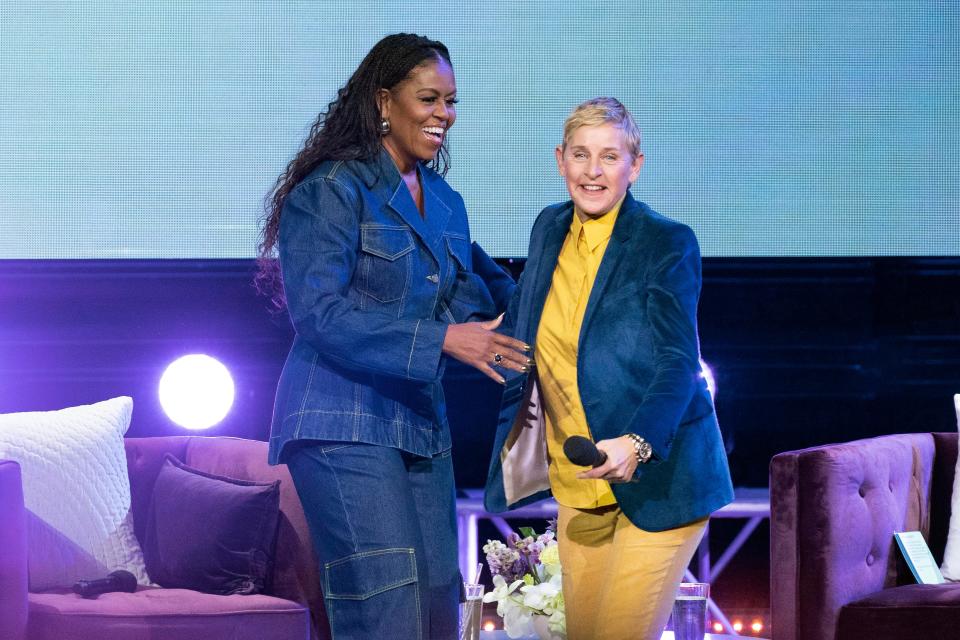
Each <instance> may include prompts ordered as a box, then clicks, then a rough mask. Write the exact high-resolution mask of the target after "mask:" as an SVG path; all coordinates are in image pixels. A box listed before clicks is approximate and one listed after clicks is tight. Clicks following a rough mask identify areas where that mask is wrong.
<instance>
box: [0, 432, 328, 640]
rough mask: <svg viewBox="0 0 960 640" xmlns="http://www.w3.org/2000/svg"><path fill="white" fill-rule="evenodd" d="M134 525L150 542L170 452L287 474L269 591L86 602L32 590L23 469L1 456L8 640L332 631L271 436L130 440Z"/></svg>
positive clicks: (3, 604)
mask: <svg viewBox="0 0 960 640" xmlns="http://www.w3.org/2000/svg"><path fill="white" fill-rule="evenodd" d="M126 450H127V464H128V473H129V476H130V490H131V497H132V510H133V515H134V526H135V529H136V534H137V537H138V538H139V539H140V541H141V543H142V542H143V540H144V527H145V523H146V521H147V518H146V513H147V508H148V506H149V504H150V497H151V492H152V491H153V486H154V483H155V481H156V479H157V474H158V473H159V470H160V467H161V464H162V463H163V461H164V456H165V454H167V453H171V454H173V455H174V456H176V457H177V458H178V459H180V460H182V461H183V462H185V463H186V464H188V465H190V466H191V467H194V468H197V469H200V470H202V471H207V472H210V473H214V474H218V475H224V476H230V477H234V478H240V479H245V480H255V481H262V482H271V481H273V480H280V482H281V487H280V511H281V517H280V528H279V531H278V535H277V550H276V558H275V564H274V568H273V576H272V587H271V590H270V593H268V594H257V595H231V596H221V595H211V594H204V593H199V592H196V591H190V590H187V589H161V588H150V587H147V588H144V587H141V588H140V589H138V591H137V592H136V593H107V594H103V595H101V596H100V597H98V598H96V599H90V600H84V599H82V598H80V597H79V596H76V595H74V594H72V593H69V592H67V591H57V592H46V593H27V566H26V564H27V563H26V541H25V533H24V531H25V525H24V506H23V494H22V491H21V485H20V469H19V466H18V465H17V464H16V463H14V462H9V461H0V640H52V639H54V638H56V639H60V640H62V639H70V638H76V639H78V640H88V639H89V640H93V639H96V640H148V639H149V640H194V639H195V640H221V639H222V640H226V639H230V640H247V639H250V640H255V639H256V640H263V639H266V640H308V639H310V638H311V637H312V638H313V639H314V640H325V639H327V638H329V637H330V635H329V628H328V624H327V619H326V614H325V612H324V608H323V600H322V595H321V593H320V582H319V577H318V571H317V563H316V558H315V556H314V553H313V547H312V543H311V540H310V535H309V531H308V529H307V524H306V520H305V518H304V515H303V509H302V507H301V506H300V501H299V499H298V497H297V493H296V489H295V488H294V486H293V482H292V481H291V479H290V475H289V473H288V472H287V469H286V467H285V466H277V467H271V466H269V465H267V462H266V460H267V445H266V443H264V442H257V441H253V440H242V439H238V438H223V437H212V438H209V437H196V436H169V437H161V438H128V439H127V440H126Z"/></svg>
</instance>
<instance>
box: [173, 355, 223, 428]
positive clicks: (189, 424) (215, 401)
mask: <svg viewBox="0 0 960 640" xmlns="http://www.w3.org/2000/svg"><path fill="white" fill-rule="evenodd" d="M160 406H162V407H163V410H164V411H165V412H166V414H167V417H169V418H170V419H171V420H173V421H174V422H175V423H177V424H178V425H180V426H181V427H184V428H186V429H207V428H209V427H212V426H213V425H215V424H217V423H218V422H220V421H221V420H223V418H224V417H225V416H226V415H227V413H228V412H229V411H230V407H231V406H233V378H232V377H230V372H229V371H227V368H226V367H225V366H223V364H221V363H220V362H219V361H218V360H215V359H213V358H211V357H210V356H207V355H204V354H202V353H195V354H191V355H188V356H183V357H182V358H178V359H177V360H174V361H173V362H172V363H171V364H170V366H168V367H167V370H166V371H164V372H163V376H162V377H161V378H160Z"/></svg>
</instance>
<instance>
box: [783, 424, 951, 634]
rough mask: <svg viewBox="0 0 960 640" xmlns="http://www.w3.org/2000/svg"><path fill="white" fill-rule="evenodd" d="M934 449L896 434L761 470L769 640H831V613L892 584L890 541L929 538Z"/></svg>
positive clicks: (802, 454)
mask: <svg viewBox="0 0 960 640" xmlns="http://www.w3.org/2000/svg"><path fill="white" fill-rule="evenodd" d="M933 460H934V442H933V437H932V436H931V435H930V434H929V433H924V434H902V435H893V436H883V437H877V438H869V439H865V440H856V441H853V442H848V443H844V444H834V445H826V446H822V447H814V448H812V449H804V450H801V451H790V452H786V453H781V454H778V455H776V456H774V458H773V460H772V461H771V463H770V608H771V614H772V628H773V629H774V630H775V632H776V638H777V640H833V639H834V637H835V633H836V626H837V618H838V616H839V613H840V609H841V608H842V607H843V606H844V605H846V604H848V603H850V602H853V601H855V600H858V599H860V598H862V597H865V596H867V595H869V594H871V593H874V592H876V591H880V590H881V589H883V588H885V587H890V586H895V585H896V583H897V551H896V543H895V542H894V540H893V533H894V532H895V531H910V530H919V531H921V532H922V533H923V534H924V536H927V535H928V532H929V520H930V518H929V508H930V485H931V478H932V472H933Z"/></svg>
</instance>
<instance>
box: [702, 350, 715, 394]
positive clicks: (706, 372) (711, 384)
mask: <svg viewBox="0 0 960 640" xmlns="http://www.w3.org/2000/svg"><path fill="white" fill-rule="evenodd" d="M700 377H701V378H703V379H704V380H706V381H707V391H709V392H710V396H711V397H712V398H716V397H717V381H716V380H715V379H714V377H713V369H711V368H710V365H708V364H707V363H706V362H704V361H703V358H700Z"/></svg>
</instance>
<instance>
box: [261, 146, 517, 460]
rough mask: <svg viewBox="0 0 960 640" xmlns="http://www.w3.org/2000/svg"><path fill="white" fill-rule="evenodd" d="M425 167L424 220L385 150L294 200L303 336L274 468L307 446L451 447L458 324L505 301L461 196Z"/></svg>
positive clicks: (297, 312)
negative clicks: (447, 345)
mask: <svg viewBox="0 0 960 640" xmlns="http://www.w3.org/2000/svg"><path fill="white" fill-rule="evenodd" d="M418 171H419V173H420V179H421V185H422V189H423V203H424V215H423V216H422V217H421V215H420V213H419V211H418V210H417V207H416V205H415V203H414V201H413V198H412V197H411V195H410V192H409V190H408V189H407V187H406V185H405V184H404V182H403V180H402V179H401V177H400V174H399V172H398V171H397V168H396V166H395V165H394V163H393V161H392V160H391V158H390V156H389V155H388V154H387V153H386V152H385V151H382V150H381V152H380V154H379V155H378V157H376V158H374V159H372V160H368V161H359V160H351V161H327V162H324V163H322V164H321V165H320V166H318V167H317V168H316V169H315V170H314V171H313V172H312V173H311V174H310V175H309V176H308V177H307V178H305V179H304V180H303V181H302V182H301V183H300V184H298V185H297V186H296V187H295V188H294V189H293V190H292V191H291V192H290V194H289V195H288V196H287V199H286V202H285V204H284V207H283V212H282V215H281V219H280V237H279V251H280V266H281V272H282V276H283V286H284V292H285V294H286V298H287V307H288V311H289V315H290V318H291V320H292V322H293V326H294V328H295V330H296V336H295V338H294V342H293V346H292V347H291V350H290V354H289V355H288V357H287V360H286V363H285V364H284V367H283V372H282V373H281V376H280V382H279V384H278V388H277V397H276V402H275V405H274V412H273V423H272V428H271V435H270V461H271V463H273V464H276V463H277V462H280V461H281V460H282V457H281V453H282V450H283V447H284V445H285V444H286V443H288V442H290V441H291V440H298V439H318V440H334V441H350V442H365V443H370V444H378V445H383V446H389V447H396V448H399V449H402V450H404V451H408V452H410V453H413V454H417V455H423V456H430V455H435V454H437V453H440V452H442V451H445V450H447V449H449V448H450V431H449V427H448V424H447V417H446V409H445V404H444V397H443V390H442V388H441V385H440V377H441V375H442V373H443V363H444V358H442V357H441V347H442V345H443V339H444V336H445V335H446V330H447V325H448V324H449V323H453V322H463V321H466V320H474V319H485V318H489V317H494V316H495V315H496V313H497V307H498V305H497V304H495V302H494V300H493V298H492V296H491V294H490V293H489V290H488V289H487V286H486V285H485V284H484V281H483V278H481V276H480V275H478V274H476V273H474V272H473V252H474V251H481V250H479V247H476V245H473V246H471V242H470V231H469V227H468V224H467V213H466V209H465V207H464V203H463V199H462V198H461V197H460V194H458V193H457V192H456V191H454V190H453V189H452V188H451V187H450V186H449V185H448V184H447V183H446V182H445V181H444V180H443V178H442V177H440V176H439V175H438V174H437V173H435V172H434V171H432V170H430V169H428V168H427V167H426V166H424V165H423V164H421V165H419V167H418ZM481 252H482V251H481ZM483 257H484V258H486V256H485V254H484V256H483ZM486 261H487V264H490V263H489V258H486ZM500 275H503V274H500ZM507 277H508V276H507ZM501 289H502V291H503V293H502V294H501V295H500V297H505V296H509V294H510V293H511V289H510V288H509V287H501ZM506 302H507V300H506V299H503V300H502V303H501V304H500V305H499V306H500V307H505V306H506Z"/></svg>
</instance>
